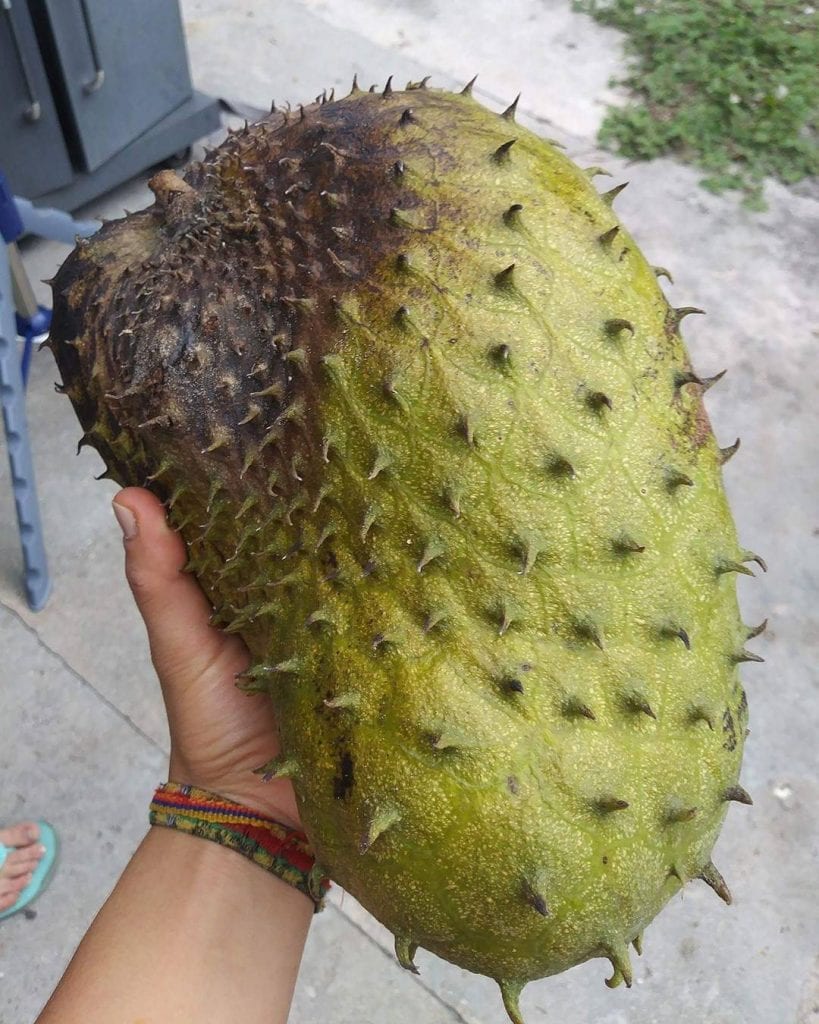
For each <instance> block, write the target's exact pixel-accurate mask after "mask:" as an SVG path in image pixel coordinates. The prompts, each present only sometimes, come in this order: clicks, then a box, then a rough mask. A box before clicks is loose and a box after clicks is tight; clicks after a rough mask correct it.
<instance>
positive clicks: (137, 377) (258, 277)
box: [53, 94, 451, 497]
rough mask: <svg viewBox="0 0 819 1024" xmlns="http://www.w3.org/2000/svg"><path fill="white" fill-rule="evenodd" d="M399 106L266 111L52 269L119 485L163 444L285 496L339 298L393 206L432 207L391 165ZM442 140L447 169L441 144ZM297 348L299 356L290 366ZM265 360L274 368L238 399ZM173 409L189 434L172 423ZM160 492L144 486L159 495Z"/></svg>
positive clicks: (169, 176)
mask: <svg viewBox="0 0 819 1024" xmlns="http://www.w3.org/2000/svg"><path fill="white" fill-rule="evenodd" d="M401 102H402V100H401V98H400V97H397V98H395V99H392V100H388V99H384V98H382V97H380V96H372V95H369V94H363V95H362V96H361V97H360V98H359V100H358V101H357V102H355V103H346V104H340V103H337V104H333V103H327V104H324V105H320V106H312V107H307V108H305V116H304V119H303V120H290V121H289V122H288V121H287V119H285V118H284V117H283V116H282V115H281V114H272V115H270V116H269V117H267V118H265V119H263V120H262V121H260V122H259V123H257V124H255V125H253V126H251V127H250V128H247V129H246V130H243V131H239V132H237V133H235V134H233V135H232V136H231V137H230V138H229V139H228V140H227V141H226V142H225V143H224V145H223V146H222V147H220V148H219V150H217V151H215V152H214V153H212V154H210V155H209V156H208V157H207V158H206V159H205V160H203V161H201V162H199V163H194V164H192V165H191V167H190V168H188V170H187V171H186V173H185V177H184V178H182V177H180V176H179V175H177V174H176V173H175V172H173V171H161V172H159V173H158V174H156V175H155V176H154V177H153V178H152V179H151V182H150V185H151V188H152V189H153V191H154V193H155V195H156V202H155V203H154V206H153V207H152V208H150V209H149V210H147V211H144V212H142V213H140V214H137V215H134V216H131V217H129V218H127V219H124V220H121V221H116V222H112V223H109V224H107V225H106V226H105V227H104V228H103V229H102V230H101V231H100V232H99V233H98V234H97V235H96V236H94V238H93V239H91V240H89V241H88V242H86V243H84V244H83V245H81V246H80V247H78V249H77V250H75V252H74V253H72V254H71V256H69V258H68V259H67V260H66V262H65V263H64V264H63V267H62V268H61V269H60V271H59V272H58V274H57V277H56V279H55V282H54V306H55V314H56V315H55V325H56V327H55V334H54V337H53V348H54V354H55V358H56V360H57V363H58V366H59V368H60V371H61V373H62V376H63V380H64V382H65V384H66V385H67V387H68V388H69V391H70V392H71V397H72V400H73V401H74V403H75V405H76V406H77V409H78V414H79V416H80V420H81V422H82V424H83V427H84V428H85V430H86V431H89V430H91V429H92V428H94V427H96V429H95V430H94V431H93V433H92V434H91V436H90V438H89V441H90V443H91V444H92V445H94V446H95V447H97V449H98V450H99V451H100V453H101V454H102V455H103V457H104V458H105V460H106V461H107V462H108V464H109V466H112V467H113V472H114V474H115V475H117V476H118V477H119V479H120V482H121V483H131V484H143V483H144V480H145V477H146V476H147V475H148V473H149V472H150V469H149V468H148V467H149V466H151V465H152V463H153V460H152V459H151V458H147V457H146V458H143V457H142V456H141V452H140V449H141V448H143V446H144V448H145V449H146V450H147V451H150V450H155V447H154V444H153V442H152V436H153V437H154V438H156V437H157V436H158V434H161V435H162V436H161V448H162V450H163V451H164V452H168V449H169V448H170V450H171V452H170V454H171V457H172V458H174V457H175V458H176V459H178V460H179V461H181V462H186V461H190V459H189V458H188V457H187V452H189V450H190V448H191V447H193V446H195V447H196V449H197V450H198V452H204V451H209V452H211V453H212V458H213V460H214V462H216V463H218V464H219V468H220V469H221V471H222V473H223V475H224V477H225V479H226V482H227V481H233V482H234V483H236V482H237V478H244V477H245V476H246V475H247V476H248V477H249V479H248V482H250V480H260V479H261V476H262V474H264V476H265V478H266V477H267V475H268V474H269V472H270V470H271V468H273V467H274V466H275V467H276V468H279V469H280V472H279V479H280V481H282V482H283V483H281V484H280V489H284V490H285V492H286V493H287V494H289V495H292V494H293V493H294V491H295V490H296V489H297V484H298V483H300V482H301V481H295V482H294V481H293V480H292V476H291V474H289V473H288V471H287V466H288V465H289V464H290V463H291V462H292V459H293V457H294V455H296V454H297V453H298V452H299V451H305V450H311V451H312V450H315V448H316V446H317V445H318V444H320V440H321V439H320V437H319V436H318V433H317V431H318V430H319V429H320V423H319V422H318V419H317V417H314V416H312V415H310V414H309V412H308V410H310V409H311V408H316V407H317V406H318V405H319V404H320V402H319V396H318V394H317V389H322V388H324V387H326V386H327V384H326V381H325V378H324V375H323V374H322V373H321V368H320V366H319V361H320V360H321V358H322V356H324V355H326V354H327V352H328V351H329V350H330V349H331V347H332V345H333V342H334V339H335V338H336V337H337V334H338V312H337V309H338V304H339V301H340V300H341V299H342V298H343V295H344V293H345V292H346V291H347V290H352V289H354V288H358V289H363V290H365V291H366V290H367V289H368V288H369V289H371V288H373V287H374V286H376V285H377V281H376V280H375V277H376V270H377V268H378V267H379V266H386V265H387V257H388V256H389V255H391V254H393V253H394V252H397V251H399V249H400V247H401V244H402V241H403V240H404V239H405V235H406V232H405V231H404V230H402V229H400V228H398V229H396V227H395V225H394V224H393V223H391V220H390V214H391V211H392V210H393V209H394V208H396V207H397V206H400V207H401V209H402V210H404V211H410V212H411V211H414V210H417V211H418V213H419V215H421V216H422V217H423V216H425V215H426V211H423V210H420V209H419V208H420V207H421V206H422V205H423V201H422V199H421V197H420V196H419V195H418V194H417V193H416V192H414V191H413V189H412V187H411V185H409V184H408V183H407V181H406V178H407V175H402V176H401V180H400V181H399V180H396V176H395V174H394V173H393V170H392V169H393V166H394V165H395V164H396V161H398V160H399V158H400V153H399V151H398V149H397V148H396V147H395V145H393V144H391V143H390V142H389V138H390V134H389V133H390V131H391V130H392V129H393V127H394V125H393V122H395V123H396V124H397V118H398V115H399V114H400V110H399V109H398V108H399V107H400V105H401ZM329 139H332V142H330V141H328V140H329ZM437 145H438V146H439V147H440V149H441V158H442V159H443V154H444V152H445V146H446V140H445V139H441V140H439V143H438V144H437ZM450 159H451V157H450ZM374 168H376V169H378V168H381V169H382V172H381V173H378V172H377V171H376V172H375V173H374ZM361 238H366V240H367V241H366V245H362V244H361V243H360V239H361ZM260 339H263V344H260ZM76 342H79V345H78V347H72V345H71V343H76ZM299 349H301V350H303V352H304V353H305V356H304V357H303V359H302V361H301V363H299V364H296V362H295V361H290V362H288V361H287V356H288V353H291V352H293V351H294V350H299ZM260 350H266V355H267V357H268V358H267V364H268V365H267V368H266V370H265V371H262V372H261V373H260V374H258V375H257V378H256V379H257V380H258V385H257V386H256V387H255V388H253V389H250V388H248V387H247V386H246V380H247V378H248V376H249V375H250V374H251V373H252V372H253V371H254V367H255V365H256V364H257V361H258V358H259V352H260ZM113 381H117V385H116V388H114V386H113V385H112V383H111V382H113ZM123 382H125V387H123V386H122V384H123ZM249 391H252V392H255V397H252V398H251V401H252V402H253V403H254V405H255V406H256V407H257V408H253V407H251V406H250V405H249V402H248V397H247V396H248V392H249ZM265 392H267V394H265ZM214 398H217V399H218V401H214ZM169 406H170V407H171V408H176V409H178V410H179V412H180V413H181V416H182V418H183V420H184V424H175V423H174V422H173V416H171V421H170V422H168V416H167V414H168V408H169ZM214 407H218V412H217V411H216V409H215V408H214ZM217 417H218V418H217ZM116 424H118V425H119V426H116ZM122 427H125V428H126V429H127V431H128V432H129V434H132V435H134V436H135V438H136V444H135V446H134V449H135V450H133V451H130V452H129V453H128V458H127V459H125V458H123V453H122V452H121V451H118V450H117V447H116V446H115V445H114V446H112V445H111V444H110V443H109V441H110V438H113V437H114V436H115V435H116V434H117V433H118V432H120V431H121V429H122ZM175 427H178V428H179V429H175ZM158 447H160V445H159V444H157V445H156V448H158ZM174 450H175V451H174ZM257 452H258V453H259V454H258V456H257V455H256V453H257ZM305 462H309V460H305ZM143 468H145V472H144V473H143V471H142V470H143ZM166 485H167V482H166V481H161V480H160V481H157V482H156V484H155V485H153V486H154V489H155V490H156V491H157V493H159V494H160V496H161V497H167V490H166ZM203 486H204V480H203ZM306 486H307V487H308V489H314V486H317V484H316V481H314V480H310V479H307V480H306Z"/></svg>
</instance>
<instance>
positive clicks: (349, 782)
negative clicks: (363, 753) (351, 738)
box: [333, 750, 355, 800]
mask: <svg viewBox="0 0 819 1024" xmlns="http://www.w3.org/2000/svg"><path fill="white" fill-rule="evenodd" d="M354 784H355V778H354V776H353V758H352V755H351V754H350V751H349V750H344V751H342V754H341V757H340V758H339V762H338V775H336V777H335V778H334V779H333V796H334V797H335V798H336V800H346V799H347V797H348V796H349V795H350V790H351V789H352V788H353V785H354Z"/></svg>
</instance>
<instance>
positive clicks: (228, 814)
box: [149, 782, 329, 910]
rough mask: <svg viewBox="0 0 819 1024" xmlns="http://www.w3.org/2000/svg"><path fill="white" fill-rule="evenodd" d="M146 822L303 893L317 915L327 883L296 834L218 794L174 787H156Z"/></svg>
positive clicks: (302, 838)
mask: <svg viewBox="0 0 819 1024" xmlns="http://www.w3.org/2000/svg"><path fill="white" fill-rule="evenodd" d="M149 821H150V823H151V824H152V825H159V826H164V827H165V828H168V829H173V830H176V831H179V832H187V833H188V834H189V835H192V836H195V837H196V838H198V839H204V840H208V841H210V842H212V843H214V844H217V845H219V846H222V847H226V848H228V849H229V850H233V851H235V852H236V853H238V854H241V855H242V856H243V857H244V858H246V859H248V860H251V861H253V862H254V863H255V864H257V865H258V866H259V867H261V868H263V869H264V870H265V871H267V872H269V873H270V874H273V875H275V876H277V877H279V878H281V879H282V880H284V881H285V882H287V883H288V884H289V885H290V886H292V887H293V888H294V889H298V890H299V891H300V892H302V893H304V895H305V896H308V897H309V898H310V899H311V900H312V901H313V903H314V904H315V907H316V909H317V910H318V909H321V907H322V905H323V899H324V895H325V893H326V891H327V887H328V885H329V879H327V878H326V877H325V873H324V871H323V870H322V868H321V867H320V866H318V865H316V863H315V858H314V856H313V852H312V849H311V848H310V844H309V842H308V840H307V836H306V835H305V834H304V832H302V831H301V830H300V829H298V828H292V827H289V826H287V825H285V824H284V823H282V822H281V821H279V820H276V819H274V818H271V817H269V816H268V815H266V814H264V813H259V812H258V811H255V810H253V809H252V808H250V807H248V806H247V805H246V804H245V803H242V802H239V801H236V800H233V799H231V798H229V797H227V796H226V795H225V794H224V793H215V792H213V791H212V790H207V789H202V788H201V787H196V786H193V785H190V784H184V783H177V782H167V783H162V784H161V785H160V786H158V787H157V789H156V792H155V793H154V797H153V800H152V801H151V805H150V813H149Z"/></svg>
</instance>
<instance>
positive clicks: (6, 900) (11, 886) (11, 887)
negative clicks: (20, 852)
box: [0, 871, 32, 910]
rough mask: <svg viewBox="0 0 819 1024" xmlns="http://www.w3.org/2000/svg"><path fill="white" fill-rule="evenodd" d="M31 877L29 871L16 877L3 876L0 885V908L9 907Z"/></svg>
mask: <svg viewBox="0 0 819 1024" xmlns="http://www.w3.org/2000/svg"><path fill="white" fill-rule="evenodd" d="M31 878H32V875H31V872H30V871H28V872H26V873H25V874H22V875H19V876H18V877H17V878H4V879H3V880H2V882H3V884H2V886H0V909H2V910H5V909H6V907H10V906H11V905H12V903H14V902H16V900H17V897H18V896H19V895H20V893H21V892H22V891H23V889H25V887H26V886H27V885H28V883H29V882H30V881H31Z"/></svg>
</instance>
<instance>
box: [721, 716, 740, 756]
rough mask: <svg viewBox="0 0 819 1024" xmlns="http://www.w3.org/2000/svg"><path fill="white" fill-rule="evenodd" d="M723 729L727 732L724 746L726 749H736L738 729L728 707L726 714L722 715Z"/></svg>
mask: <svg viewBox="0 0 819 1024" xmlns="http://www.w3.org/2000/svg"><path fill="white" fill-rule="evenodd" d="M722 731H723V733H725V740H724V742H723V744H722V745H723V747H724V748H725V749H726V750H735V749H736V745H737V730H736V726H735V725H734V716H733V715H732V714H731V709H730V708H726V709H725V714H724V715H723V716H722Z"/></svg>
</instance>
